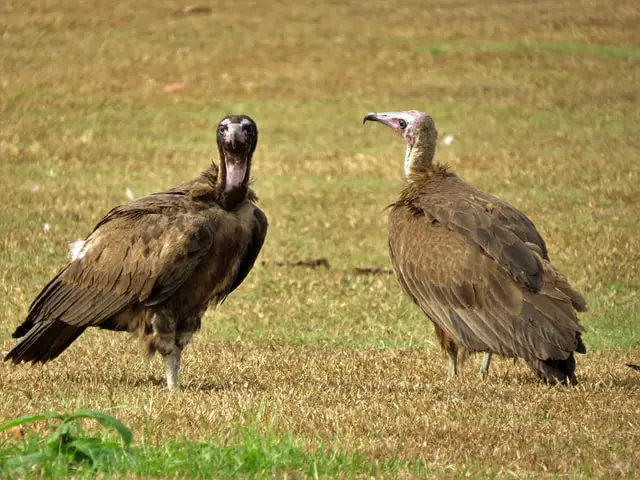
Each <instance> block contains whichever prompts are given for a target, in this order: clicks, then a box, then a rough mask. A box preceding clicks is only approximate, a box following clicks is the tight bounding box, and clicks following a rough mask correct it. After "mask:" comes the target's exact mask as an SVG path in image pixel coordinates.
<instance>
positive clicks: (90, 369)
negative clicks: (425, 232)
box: [0, 0, 640, 476]
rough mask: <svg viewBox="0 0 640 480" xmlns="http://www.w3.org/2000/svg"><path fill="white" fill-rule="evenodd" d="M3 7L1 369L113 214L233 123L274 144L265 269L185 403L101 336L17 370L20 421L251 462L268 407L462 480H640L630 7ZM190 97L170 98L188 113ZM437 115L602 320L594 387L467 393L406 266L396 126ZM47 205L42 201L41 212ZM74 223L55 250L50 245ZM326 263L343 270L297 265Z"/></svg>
mask: <svg viewBox="0 0 640 480" xmlns="http://www.w3.org/2000/svg"><path fill="white" fill-rule="evenodd" d="M211 6H212V7H213V10H212V13H211V14H210V15H198V16H185V15H183V14H182V13H180V12H182V9H183V7H184V4H182V3H180V2H172V1H168V2H162V3H157V2H143V3H142V4H140V3H138V4H135V5H132V4H130V3H128V2H115V3H114V2H98V1H88V2H80V1H78V2H69V1H65V2H62V1H60V0H43V1H38V2H27V3H25V2H17V1H5V2H3V3H2V4H0V61H1V62H2V68H1V69H0V191H2V195H3V196H2V200H3V208H2V211H0V262H1V265H2V267H3V268H2V270H1V271H0V315H1V319H2V323H1V324H0V349H1V350H2V351H6V349H8V348H10V346H12V345H13V344H14V341H13V340H11V339H10V332H11V331H12V330H13V328H14V327H15V325H16V324H17V323H18V322H19V321H20V320H21V319H22V318H23V317H24V315H25V314H26V311H27V308H28V305H29V303H30V301H31V300H32V299H33V298H34V297H35V295H36V294H37V293H38V292H39V290H40V289H41V288H42V286H43V285H44V284H45V283H46V281H47V280H48V279H50V278H51V276H52V275H54V274H55V273H56V271H57V270H58V269H59V268H60V266H61V265H62V264H63V263H64V261H65V257H66V251H67V245H68V243H69V242H71V241H73V240H76V239H77V238H80V237H83V236H84V235H86V234H87V233H88V232H89V230H90V229H91V227H92V226H93V225H94V224H95V223H96V222H97V220H99V219H100V218H101V216H102V215H103V214H104V213H105V212H106V211H107V210H108V209H109V208H111V207H112V206H113V205H115V204H117V203H121V202H123V201H125V195H124V193H125V189H126V188H127V187H129V188H131V190H132V191H133V192H134V194H136V195H143V194H145V193H149V192H152V191H157V190H159V189H162V188H166V187H168V186H171V185H174V184H176V183H178V182H181V181H183V180H185V179H186V178H188V177H190V176H191V175H194V174H195V173H197V172H198V171H199V170H201V169H202V167H203V166H204V165H205V163H206V162H207V161H208V160H209V158H210V157H211V155H212V152H213V148H212V147H213V141H214V136H213V126H214V125H215V123H216V122H217V121H218V120H219V119H220V118H221V116H222V115H224V114H226V113H229V112H232V111H233V112H236V113H247V114H249V115H251V116H253V117H254V118H255V119H256V120H257V122H258V126H259V128H260V143H259V147H258V152H257V156H256V160H255V167H254V175H255V177H256V181H255V188H256V190H257V192H258V194H259V196H260V198H261V206H262V207H263V208H264V210H265V211H266V213H267V215H268V217H269V219H270V223H271V229H270V232H269V235H268V238H267V242H266V244H265V247H264V250H263V254H262V256H261V259H262V260H264V261H265V262H266V263H265V264H260V265H258V266H257V267H256V269H255V270H254V272H253V273H252V274H251V275H250V276H249V278H248V280H247V282H245V284H244V285H243V286H242V287H241V288H240V289H239V291H238V292H237V293H236V294H234V295H233V296H231V297H230V298H229V299H228V301H227V302H226V303H225V304H224V305H223V306H222V307H221V308H220V309H218V310H217V311H215V312H210V313H209V314H208V315H207V317H206V319H205V327H204V329H203V331H202V332H201V333H200V334H199V335H198V336H197V337H196V340H195V342H196V343H195V345H193V347H189V349H188V350H187V352H186V354H185V355H186V358H185V368H184V375H183V380H184V382H185V383H186V390H185V391H184V392H178V393H176V394H172V395H169V394H168V393H166V392H164V391H163V390H162V387H161V386H160V385H158V384H157V383H158V382H156V381H154V379H155V380H158V381H159V380H160V368H159V365H158V364H157V363H153V364H147V363H144V362H142V361H141V359H140V357H139V356H137V354H136V352H135V348H134V347H132V346H130V345H127V338H126V335H116V334H111V335H109V334H106V333H99V332H88V333H87V334H86V335H85V336H84V338H81V339H80V341H78V342H77V344H74V345H73V346H72V347H71V348H70V349H69V351H68V352H66V353H65V354H64V355H63V356H62V357H61V358H60V359H59V360H58V361H56V362H54V363H52V364H51V365H47V366H45V367H35V368H28V367H19V368H15V367H12V366H10V365H4V364H2V365H1V366H0V402H1V405H2V406H1V407H0V420H4V419H7V418H10V417H13V416H15V415H19V414H22V413H28V412H35V411H39V410H49V409H62V408H75V407H86V408H98V409H103V410H106V411H108V412H110V413H114V414H116V415H117V416H119V417H121V418H122V419H123V420H124V421H125V422H128V423H129V424H130V425H131V426H132V427H133V428H134V429H135V431H136V432H138V433H139V436H140V435H144V434H143V433H142V432H144V431H145V429H147V428H148V429H149V435H148V440H149V441H153V442H159V441H162V440H164V439H167V438H169V437H173V436H189V437H193V438H207V437H208V436H210V435H225V434H226V432H229V431H230V429H231V424H232V423H233V422H234V421H243V420H244V419H245V418H246V416H247V415H250V412H254V411H255V410H256V409H257V408H258V406H259V405H260V404H261V403H262V404H263V405H264V408H265V410H266V412H267V416H268V418H269V419H272V420H273V422H274V425H275V428H276V429H277V430H278V431H282V432H284V431H288V430H291V431H293V432H294V433H295V435H297V436H298V437H299V438H300V439H301V440H302V441H303V442H304V443H305V444H306V445H308V446H309V448H312V447H313V446H314V445H317V444H320V443H322V444H325V445H331V446H336V447H338V448H340V449H342V450H345V451H354V450H362V451H363V452H366V453H368V454H370V455H371V456H372V457H376V458H393V457H400V458H407V459H415V458H418V457H423V458H425V459H426V460H428V461H429V462H433V463H434V464H435V465H437V466H440V467H443V468H445V467H447V468H450V470H449V469H447V470H444V472H451V474H455V473H460V472H463V471H464V468H465V466H466V467H469V468H479V469H481V470H485V469H489V470H491V471H493V472H494V473H495V472H499V471H502V472H504V473H508V472H513V473H514V474H516V475H529V474H531V475H534V474H540V473H544V472H557V473H561V474H568V475H576V476H581V475H589V474H593V475H597V476H611V475H620V476H623V475H626V476H634V475H638V474H640V471H639V469H640V467H639V465H640V458H639V457H638V448H637V445H638V444H640V426H639V424H638V418H639V417H640V416H639V413H640V412H639V410H638V408H640V406H639V402H638V398H639V397H640V396H639V393H640V392H639V382H640V375H638V374H637V373H636V372H633V371H631V370H629V369H626V367H624V366H623V364H624V363H625V362H627V361H635V362H636V363H637V362H638V361H640V350H639V349H638V345H640V327H639V326H638V325H639V323H640V320H639V318H640V283H639V278H640V271H639V267H638V266H639V265H640V224H639V222H638V218H639V216H640V210H639V204H640V196H639V195H640V194H639V192H640V189H638V183H639V182H640V164H639V163H638V161H637V160H638V151H639V148H640V141H639V140H638V135H637V130H638V127H637V126H638V124H640V95H639V94H638V89H637V85H639V84H640V50H639V49H638V45H640V29H638V27H637V25H638V24H640V8H639V7H638V5H637V2H635V1H632V0H629V1H619V2H613V3H611V2H604V1H601V0H597V1H596V0H589V1H580V2H574V1H569V0H566V1H560V2H558V1H551V0H549V1H539V2H511V1H500V2H495V1H491V2H489V1H478V2H475V1H472V0H462V1H458V0H455V1H441V2H418V1H405V2H400V3H398V2H396V3H393V2H388V1H382V0H371V1H369V2H351V3H349V4H345V3H344V2H317V1H306V0H305V1H300V2H295V3H291V2H289V3H278V2H272V1H265V2H259V1H248V0H234V1H230V0H223V1H220V2H215V5H211ZM176 82H184V84H185V88H184V89H183V90H180V91H175V92H173V93H167V92H166V91H165V90H164V88H163V87H164V86H165V85H166V84H170V83H176ZM405 108H419V109H424V110H427V111H429V112H430V113H431V114H432V115H433V117H434V118H435V120H436V124H437V125H438V129H439V131H440V133H441V137H443V136H444V135H446V134H452V135H454V137H455V141H454V142H453V144H452V145H451V146H448V147H446V146H442V147H441V148H440V149H439V151H438V158H439V159H440V161H442V162H448V163H449V164H450V165H451V166H452V168H453V169H454V171H456V172H457V173H458V174H460V175H461V176H462V177H463V178H464V179H466V180H468V181H470V182H472V183H473V184H474V185H476V186H478V187H479V188H482V189H484V190H487V191H491V192H493V193H495V194H498V195H500V196H501V197H502V198H504V199H506V200H508V201H511V202H513V203H514V204H515V205H517V206H518V207H519V208H521V209H522V210H524V211H525V212H526V213H527V214H528V215H529V216H530V217H531V218H532V219H533V220H534V221H535V222H536V224H537V226H538V227H539V229H540V231H541V232H542V233H543V235H544V236H545V238H546V240H547V243H548V245H549V247H550V253H551V258H552V259H553V261H554V263H556V264H557V265H558V266H559V267H560V268H561V269H562V270H563V271H564V272H565V273H566V274H567V276H568V277H569V278H570V279H571V280H572V281H574V282H576V283H577V284H579V285H580V288H581V289H582V291H583V292H584V293H585V294H586V296H587V299H588V302H589V307H590V311H589V312H588V313H587V314H585V315H584V316H583V317H582V318H583V321H584V324H585V325H586V327H587V329H588V333H587V335H586V337H585V338H586V342H587V346H588V347H589V348H590V352H589V353H588V354H587V355H586V356H580V358H578V362H579V364H578V375H579V378H580V379H581V381H582V382H581V385H580V386H579V387H578V388H575V389H569V390H564V389H555V388H548V387H545V386H543V385H540V384H538V383H537V382H535V381H534V380H533V378H532V376H531V375H530V374H529V372H528V371H526V369H525V367H524V366H523V365H522V364H518V365H515V366H513V365H512V364H511V363H509V362H507V361H499V362H497V363H496V365H495V368H494V369H493V370H492V374H491V377H490V379H489V380H488V381H487V382H486V383H481V382H480V380H479V378H478V377H477V375H476V373H475V369H476V365H475V363H474V362H477V360H473V361H471V362H470V363H471V364H470V365H468V366H467V368H466V369H465V373H464V375H463V376H462V377H461V378H460V379H458V380H457V381H448V380H446V378H445V377H444V373H445V361H444V359H442V358H441V356H440V355H439V353H438V352H437V349H435V348H432V347H433V346H434V338H433V334H432V331H431V330H432V329H431V326H430V325H429V324H428V322H426V321H425V319H424V318H423V316H422V315H421V314H420V313H419V312H417V311H416V310H415V308H413V306H412V305H411V304H410V303H409V302H408V301H406V300H405V299H404V298H403V296H402V294H401V293H400V291H399V288H398V286H397V283H396V281H395V280H394V278H393V277H392V276H388V275H380V276H357V275H354V274H353V273H352V268H353V267H354V266H362V267H387V266H388V256H387V247H386V238H385V237H386V218H385V215H384V214H383V208H384V207H385V206H386V205H387V204H388V203H389V202H390V201H392V200H393V199H394V197H395V195H396V194H397V192H398V190H399V189H400V188H401V185H402V179H401V172H402V153H403V147H402V145H401V142H400V140H398V139H397V138H394V137H393V135H392V134H391V133H390V132H386V131H383V130H381V129H378V128H375V127H373V126H372V127H369V128H366V127H362V126H361V125H360V120H361V118H362V115H363V114H364V113H366V112H368V111H372V110H396V109H405ZM35 187H37V188H35ZM44 223H49V224H50V226H51V230H50V231H49V232H48V233H45V232H44V231H43V224H44ZM321 257H324V258H327V259H328V260H329V262H330V264H331V268H330V269H316V270H310V269H304V268H294V269H288V268H283V267H278V266H277V265H276V264H277V262H282V261H297V260H300V259H313V258H321Z"/></svg>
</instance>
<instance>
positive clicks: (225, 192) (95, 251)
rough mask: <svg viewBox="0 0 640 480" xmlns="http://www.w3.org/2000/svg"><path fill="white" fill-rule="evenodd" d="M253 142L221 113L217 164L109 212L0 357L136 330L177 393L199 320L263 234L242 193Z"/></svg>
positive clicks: (30, 358) (240, 122)
mask: <svg viewBox="0 0 640 480" xmlns="http://www.w3.org/2000/svg"><path fill="white" fill-rule="evenodd" d="M257 141H258V130H257V127H256V124H255V122H254V121H253V120H252V119H251V118H249V117H247V116H244V115H231V116H228V117H226V118H224V119H222V121H221V122H220V124H219V126H218V130H217V143H218V152H219V159H220V168H218V167H217V166H216V165H215V164H212V165H211V166H210V167H209V168H208V169H207V170H205V171H204V172H203V173H202V174H201V175H200V176H199V177H197V178H195V179H193V180H191V181H189V182H187V183H185V184H182V185H180V186H177V187H175V188H172V189H171V190H167V191H164V192H160V193H155V194H152V195H149V196H147V197H144V198H140V199H138V200H135V201H133V202H131V203H128V204H126V205H122V206H119V207H116V208H114V209H113V210H111V211H110V212H109V213H108V214H107V215H106V216H105V217H104V218H103V219H102V220H101V221H100V223H98V225H97V226H96V227H95V229H94V230H93V232H92V233H91V234H90V235H89V236H88V237H87V239H86V240H85V241H84V244H83V245H82V248H81V249H80V250H79V252H78V253H77V255H76V256H75V258H73V259H72V260H71V261H70V262H69V263H68V264H67V265H65V267H64V268H63V269H62V270H61V271H60V272H59V273H58V274H57V275H56V276H55V277H54V278H53V280H51V281H50V282H49V284H48V285H47V286H46V287H45V288H44V289H43V290H42V292H40V294H39V295H38V296H37V297H36V299H35V300H34V301H33V303H32V304H31V307H30V308H29V313H28V315H27V319H26V320H25V321H24V323H22V325H20V326H19V327H18V328H17V329H16V331H15V332H14V333H13V337H14V338H18V337H24V338H23V339H22V341H20V343H18V345H16V346H15V347H14V348H13V350H11V352H9V354H8V355H7V356H6V357H5V360H12V361H13V362H14V363H19V362H42V363H44V362H47V361H49V360H53V359H54V358H56V357H57V356H58V355H60V354H61V353H62V352H63V351H64V350H65V349H66V348H67V347H68V346H69V345H70V344H71V343H72V342H73V341H74V340H75V339H76V338H78V336H80V334H82V332H84V331H85V329H86V328H87V327H99V328H103V329H107V330H116V331H128V332H137V333H138V334H139V337H140V338H141V340H142V341H143V343H144V345H145V347H146V351H147V352H148V354H149V355H152V354H153V353H155V352H156V351H157V352H159V353H160V354H161V355H162V356H163V358H164V364H165V368H166V375H167V385H168V387H169V389H172V388H175V387H177V386H178V385H179V383H178V374H179V370H180V357H181V353H182V350H183V349H184V347H185V346H186V345H187V344H188V343H189V340H190V339H191V336H192V335H193V334H194V333H195V332H196V331H197V330H198V329H199V328H200V321H201V318H202V315H203V314H204V313H205V311H206V310H207V307H208V306H209V304H210V303H212V302H213V303H214V304H217V303H220V302H222V301H223V300H224V298H225V297H226V296H227V295H229V294H230V293H231V292H232V291H233V290H235V288H236V287H238V285H240V284H241V283H242V281H243V280H244V279H245V277H246V276H247V274H248V273H249V271H250V270H251V268H252V267H253V264H254V262H255V261H256V258H257V256H258V253H259V252H260V249H261V247H262V244H263V242H264V239H265V236H266V233H267V218H266V217H265V215H264V213H263V212H262V211H261V210H260V209H259V208H258V207H257V206H256V205H255V203H256V200H257V198H256V196H255V194H254V193H253V191H252V190H251V189H249V175H250V173H251V158H252V156H253V153H254V151H255V149H256V145H257Z"/></svg>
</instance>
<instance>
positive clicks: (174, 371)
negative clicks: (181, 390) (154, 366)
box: [162, 347, 182, 390]
mask: <svg viewBox="0 0 640 480" xmlns="http://www.w3.org/2000/svg"><path fill="white" fill-rule="evenodd" d="M181 354H182V350H180V349H179V348H177V347H176V348H174V349H172V350H171V352H170V353H168V354H167V355H163V357H162V359H163V360H164V368H165V372H166V374H167V387H169V390H173V389H174V388H178V387H179V386H180V383H179V375H180V356H181Z"/></svg>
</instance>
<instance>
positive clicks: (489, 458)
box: [0, 334, 640, 476]
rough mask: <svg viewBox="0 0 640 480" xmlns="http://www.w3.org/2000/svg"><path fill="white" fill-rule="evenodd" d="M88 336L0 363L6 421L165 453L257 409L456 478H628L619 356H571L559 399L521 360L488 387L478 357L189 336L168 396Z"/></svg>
mask: <svg viewBox="0 0 640 480" xmlns="http://www.w3.org/2000/svg"><path fill="white" fill-rule="evenodd" d="M87 336H88V337H89V338H85V339H82V340H81V341H79V342H78V344H77V345H75V346H74V348H73V349H71V350H70V351H69V352H67V353H66V354H65V357H64V360H63V361H60V362H58V363H55V364H50V365H46V366H44V367H39V366H38V367H35V368H18V369H16V368H14V367H12V366H9V365H6V364H5V365H2V367H0V368H1V370H0V391H1V392H2V393H1V394H0V401H1V402H2V404H3V405H4V407H3V415H7V416H14V415H19V414H22V413H25V412H33V411H41V410H55V409H57V410H64V409H72V408H76V407H80V406H81V407H83V408H92V409H101V410H105V411H107V412H109V413H111V414H113V415H116V416H117V417H118V418H120V419H122V420H123V421H124V422H125V423H127V424H129V425H132V426H133V427H134V428H135V431H136V432H138V436H141V435H145V433H143V432H146V435H148V437H147V440H151V441H153V442H162V441H165V440H168V439H173V438H176V436H177V437H178V438H179V437H181V436H185V437H188V438H190V439H193V440H206V439H208V438H211V437H212V436H213V437H216V436H222V437H224V436H228V435H232V434H233V431H234V427H235V426H236V425H237V424H238V423H244V422H246V421H247V415H249V414H253V415H255V412H256V411H257V410H258V408H261V409H262V410H263V412H264V417H263V419H264V424H265V425H266V424H271V425H272V427H273V428H274V429H275V430H276V431H277V432H283V433H284V432H288V431H291V432H293V433H294V434H295V435H296V437H298V438H300V439H303V441H304V445H305V446H307V447H308V448H314V446H316V445H318V444H323V445H324V446H328V447H332V448H337V449H339V450H342V451H353V450H354V449H357V450H358V451H360V452H362V453H365V454H367V455H368V456H370V458H373V459H388V458H394V457H396V458H399V459H409V460H411V459H416V458H423V459H425V460H427V461H428V462H429V463H430V464H432V466H433V467H434V468H453V471H460V470H463V469H464V468H470V467H472V468H474V469H477V470H484V469H487V470H488V469H494V470H496V471H498V470H499V471H502V472H503V473H505V474H508V473H515V474H518V475H524V474H527V473H532V472H539V473H542V472H548V473H551V472H555V473H560V474H562V473H571V472H574V473H580V474H589V473H591V474H594V475H598V476H602V475H604V476H609V475H613V476H620V475H623V476H632V474H633V473H634V472H635V473H637V468H638V461H640V456H639V454H638V449H637V442H638V441H640V435H639V432H638V423H637V422H638V415H639V414H640V405H639V404H638V398H640V375H638V374H636V373H635V372H633V373H634V375H630V374H629V369H627V367H625V366H624V365H622V364H621V361H622V357H624V355H622V354H621V353H620V352H595V353H591V354H589V355H587V356H585V357H581V358H580V359H579V362H580V364H579V367H580V380H581V383H580V386H578V387H576V388H571V389H566V388H549V387H547V386H544V385H541V384H540V383H538V382H536V381H535V380H534V379H533V378H532V376H531V374H530V372H529V371H528V370H527V369H526V367H525V366H524V365H523V364H522V362H520V363H518V364H515V365H514V364H513V362H512V361H506V360H503V361H497V362H495V364H494V365H492V372H491V375H490V377H489V379H488V380H487V381H485V382H483V381H482V380H481V379H480V377H479V375H478V374H477V372H476V368H477V367H478V365H477V364H478V359H476V358H474V359H471V360H470V361H469V362H468V364H467V365H466V368H465V370H464V372H463V375H462V376H461V377H460V378H458V379H456V380H449V379H447V378H446V376H445V375H444V373H445V368H444V359H443V358H442V357H441V356H440V355H439V354H438V353H437V351H436V350H435V349H427V350H424V349H383V350H379V349H351V348H329V347H310V346H302V345H301V346H296V345H292V344H278V343H272V342H260V343H247V342H237V343H229V342H212V341H206V340H205V339H203V338H200V339H199V340H198V341H196V343H195V344H194V345H193V346H191V347H189V350H188V356H187V357H186V362H185V366H184V377H183V378H184V381H185V388H184V391H182V392H175V393H171V394H170V393H168V392H167V391H165V389H164V379H163V378H162V377H161V376H160V372H159V371H158V368H157V367H159V365H157V366H156V368H155V369H154V368H153V367H151V366H148V365H147V364H144V363H142V362H140V361H139V358H138V356H137V352H135V351H132V350H133V349H132V348H131V346H130V345H126V344H125V343H126V342H125V341H124V340H123V339H122V338H121V337H118V336H115V335H108V334H93V335H92V334H90V335H87ZM96 337H100V338H96ZM115 352H117V354H115ZM634 353H635V355H636V356H638V355H640V350H638V349H637V350H636V351H635V352H634ZM87 358H90V359H98V358H99V359H100V361H92V362H87V361H86V359H87ZM263 426H264V425H263Z"/></svg>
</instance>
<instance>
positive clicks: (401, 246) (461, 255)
mask: <svg viewBox="0 0 640 480" xmlns="http://www.w3.org/2000/svg"><path fill="white" fill-rule="evenodd" d="M367 120H372V121H376V122H380V123H382V124H384V125H387V126H388V127H391V128H392V129H393V130H395V131H396V132H397V133H399V134H400V136H402V137H403V138H404V140H405V141H406V144H407V149H406V153H405V157H404V169H405V177H406V186H405V188H404V190H403V191H402V193H401V194H400V198H399V199H398V201H396V202H395V203H394V204H392V205H391V206H390V215H389V248H390V255H391V263H392V265H393V269H394V271H395V273H396V276H397V277H398V281H399V283H400V285H401V286H402V289H403V290H404V292H405V293H406V294H407V295H408V296H409V297H410V298H411V299H412V300H413V301H414V302H415V303H416V304H417V305H418V306H419V307H420V308H421V309H422V310H423V311H424V313H425V314H426V315H427V316H428V317H429V318H430V319H431V321H432V322H433V323H434V325H435V329H436V334H437V336H438V339H439V340H440V344H441V345H442V348H443V349H444V350H445V351H446V352H447V355H448V357H449V374H450V375H455V374H456V373H457V361H458V350H459V348H460V349H461V353H462V352H463V351H464V350H466V351H468V352H485V358H484V359H483V365H482V371H483V374H486V372H487V371H488V368H489V363H490V361H491V356H490V355H491V354H492V353H496V354H499V355H502V356H505V357H521V358H523V359H524V360H525V361H526V362H527V364H528V365H529V367H530V368H531V369H532V370H533V371H534V372H535V373H536V374H537V375H538V377H540V378H542V379H544V380H545V381H547V382H549V383H551V384H555V383H559V382H560V383H564V384H569V383H570V384H575V383H576V377H575V373H574V371H575V360H574V356H573V352H579V353H585V352H586V348H585V346H584V343H583V342H582V339H581V332H582V331H583V328H582V326H581V325H580V322H579V320H578V317H577V315H576V310H577V311H584V310H585V309H586V306H585V300H584V298H583V297H582V296H581V295H580V294H579V293H578V292H576V291H575V290H574V289H573V288H572V287H571V285H569V283H568V282H567V280H566V278H565V277H564V276H563V275H562V273H560V272H559V271H558V270H557V269H556V268H555V267H554V266H553V265H552V264H551V261H550V260H549V256H548V255H547V247H546V245H545V243H544V240H543V239H542V237H541V236H540V234H539V233H538V232H537V230H536V228H535V226H534V224H533V222H532V221H531V220H529V218H527V216H526V215H524V214H523V213H522V212H520V211H518V210H517V209H516V208H514V207H512V206H511V205H509V204H508V203H506V202H503V201H501V200H499V199H498V198H496V197H494V196H493V195H489V194H486V193H483V192H481V191H479V190H476V189H475V188H473V187H472V186H470V185H468V184H466V183H465V182H463V181H462V180H461V179H460V178H458V177H457V176H456V175H454V174H453V173H451V172H450V171H449V170H448V169H447V167H446V166H444V165H439V164H437V163H433V157H434V154H435V150H436V141H437V135H438V134H437V131H436V128H435V125H434V122H433V119H432V118H431V117H430V116H429V115H427V114H425V113H423V112H418V111H416V110H410V111H407V112H389V113H370V114H368V115H367V116H366V117H365V118H364V121H365V122H366V121H367ZM462 349H464V350H462Z"/></svg>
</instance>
